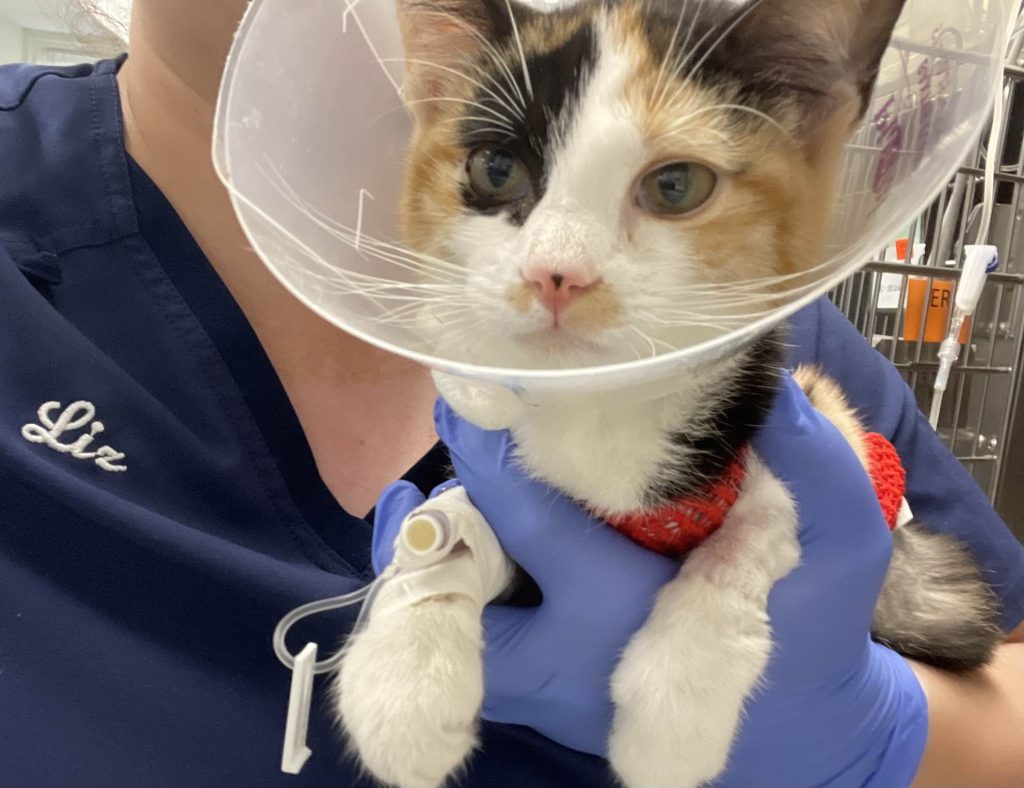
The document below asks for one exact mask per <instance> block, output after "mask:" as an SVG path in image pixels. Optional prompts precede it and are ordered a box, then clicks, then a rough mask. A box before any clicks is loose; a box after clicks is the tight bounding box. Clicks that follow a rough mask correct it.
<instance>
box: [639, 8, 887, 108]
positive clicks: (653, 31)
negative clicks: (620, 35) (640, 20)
mask: <svg viewBox="0 0 1024 788" xmlns="http://www.w3.org/2000/svg"><path fill="white" fill-rule="evenodd" d="M812 2H813V0H788V2H784V1H781V0H780V1H777V2H773V1H772V0H761V2H758V0H748V2H746V3H744V4H743V5H737V4H735V3H723V2H716V1H715V0H710V1H709V2H704V3H701V4H698V6H696V7H695V9H694V11H697V10H699V12H700V15H699V17H697V18H693V15H692V13H689V14H687V16H685V17H684V18H683V20H682V23H681V24H679V25H678V28H679V34H678V35H676V36H675V37H673V32H674V31H675V30H676V28H677V22H678V20H679V13H680V6H681V0H646V2H645V3H644V5H645V8H646V9H647V10H646V13H645V24H644V29H645V34H646V36H647V40H648V43H649V44H650V46H651V49H652V51H653V52H654V53H655V54H656V56H657V57H665V56H666V54H667V56H668V58H669V60H671V61H674V62H679V61H685V65H684V66H683V68H682V69H681V70H680V73H679V76H678V77H677V79H680V80H685V79H686V78H687V77H688V76H690V75H691V74H692V76H693V77H694V78H695V79H696V80H697V81H698V82H699V83H700V84H702V85H704V86H706V87H711V88H716V87H718V88H724V89H725V90H726V92H727V93H732V94H733V102H734V103H739V104H741V105H745V106H749V107H752V108H754V109H759V110H761V111H763V112H767V113H768V114H769V115H778V113H779V110H780V109H782V108H785V107H792V106H800V107H802V108H803V109H804V111H805V113H806V114H807V115H809V116H810V115H818V116H824V115H827V114H828V113H829V112H831V111H832V109H834V99H835V98H836V96H837V87H838V86H839V85H840V83H843V82H846V83H848V84H850V85H852V86H854V88H855V89H856V90H857V92H858V94H859V96H860V99H861V113H862V114H863V112H864V111H865V110H866V109H867V103H868V100H869V99H870V96H871V93H872V91H873V90H874V86H875V81H876V79H877V77H878V67H879V63H880V61H881V59H882V56H883V55H884V54H885V50H886V47H887V46H888V43H889V38H890V36H891V34H892V26H893V25H894V24H895V22H896V19H897V18H898V16H899V14H900V11H901V10H902V8H903V5H904V2H905V0H869V3H868V4H867V5H866V6H865V8H864V10H863V11H862V14H863V16H862V19H866V18H870V19H872V20H875V21H876V24H875V25H874V26H871V25H866V26H865V29H863V30H862V31H861V33H860V38H859V39H856V40H854V41H852V42H850V51H851V54H852V60H851V61H848V60H845V59H842V58H840V57H839V56H838V55H837V51H836V50H837V47H836V46H835V45H832V44H829V42H826V41H822V40H821V39H820V38H819V35H820V34H819V33H817V32H815V31H814V27H815V26H816V25H817V24H818V22H817V21H816V20H813V19H808V22H809V24H808V26H807V29H802V27H801V24H800V23H799V22H797V23H794V20H802V19H803V18H805V17H808V14H809V12H808V10H807V9H806V8H802V7H801V6H803V5H810V4H811V3H812ZM685 8H686V6H685V5H684V6H683V9H685ZM691 30H692V33H691V32H690V31H691ZM670 50H671V51H670ZM732 112H733V114H734V116H735V117H736V118H737V119H738V120H747V121H749V120H750V119H751V116H750V115H749V114H748V113H743V112H742V111H739V110H734V111H732ZM778 119H780V120H781V119H782V118H781V116H780V117H778Z"/></svg>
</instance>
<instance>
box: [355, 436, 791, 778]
mask: <svg viewBox="0 0 1024 788" xmlns="http://www.w3.org/2000/svg"><path fill="white" fill-rule="evenodd" d="M461 505H462V504H460V506H461ZM445 506H446V502H445V499H444V497H443V496H442V497H440V498H438V499H435V500H434V501H432V502H431V503H430V507H431V508H432V509H442V510H443V509H444V508H445ZM453 514H455V511H454V509H453ZM797 522H798V521H797V517H796V512H795V509H794V505H793V503H792V501H791V499H790V497H789V495H788V493H787V492H786V490H785V488H784V487H783V485H782V484H781V483H780V482H779V481H778V480H776V479H775V478H774V477H773V476H772V475H771V474H770V473H769V472H768V470H767V469H766V468H765V466H764V465H763V464H762V463H761V462H760V461H759V460H758V459H757V458H756V457H753V456H751V457H750V458H749V459H748V462H747V477H746V481H745V483H744V489H743V494H742V495H741V497H740V499H739V501H738V502H737V504H736V505H735V506H734V507H733V509H732V510H731V512H730V513H729V515H728V517H727V518H726V522H725V523H724V525H723V526H722V528H721V529H719V531H717V532H716V533H715V534H714V535H713V536H711V537H710V538H709V539H708V540H707V541H706V542H705V543H704V544H702V545H701V546H700V547H698V548H697V549H696V550H695V551H694V552H693V553H692V554H691V555H690V556H689V558H688V559H687V560H686V562H685V563H684V564H683V566H682V569H681V570H680V572H679V574H678V576H677V577H676V578H675V580H673V581H672V582H671V583H669V584H668V585H667V586H666V587H665V588H664V589H663V590H662V591H661V592H660V594H659V596H658V599H657V602H656V604H655V607H654V610H653V611H652V612H651V615H650V616H649V618H648V620H647V622H646V623H645V624H644V626H643V628H642V629H641V630H640V631H639V632H638V633H637V634H636V635H635V636H634V638H633V640H632V641H631V642H630V644H629V646H628V647H627V649H626V651H625V653H624V655H623V657H622V661H621V662H620V663H619V666H618V667H617V669H616V671H615V673H614V675H613V677H612V698H613V700H614V702H615V706H616V714H615V721H614V726H613V730H612V735H611V740H610V743H609V756H610V760H611V763H612V767H613V768H614V769H615V771H616V773H617V774H618V775H619V777H620V778H621V779H622V780H623V782H624V783H625V784H626V785H627V786H631V787H633V788H658V786H672V787H673V788H688V787H689V786H698V785H701V784H702V783H704V782H706V781H708V780H712V779H714V778H715V777H716V776H717V775H718V774H719V773H720V772H721V771H722V770H723V769H724V768H725V765H726V763H727V760H728V755H729V750H730V747H731V744H732V741H733V739H734V738H735V735H736V732H737V730H738V727H739V724H740V718H741V714H742V710H743V705H744V703H745V702H746V700H747V699H748V698H749V696H750V694H751V692H752V691H753V690H754V688H755V687H756V685H757V682H758V680H759V679H760V676H761V674H762V672H763V670H764V668H765V666H766V664H767V661H768V658H769V655H770V653H771V627H770V622H769V620H768V616H767V601H768V593H769V592H770V590H771V588H772V586H773V585H774V584H775V583H776V582H777V581H778V580H779V579H780V578H782V577H784V576H785V575H787V574H788V573H789V572H790V571H792V569H793V568H794V567H795V566H796V565H797V563H798V562H799V558H800V548H799V543H798V541H797V538H796V530H797ZM458 560H459V561H461V562H462V563H463V564H467V562H472V561H473V560H474V559H473V554H472V553H471V552H468V551H467V552H465V553H462V554H461V555H460V556H459V558H458ZM566 560H572V558H571V556H567V557H566ZM441 568H442V567H440V566H438V567H437V569H441ZM444 568H445V569H447V568H449V567H444ZM452 571H453V572H454V573H456V574H458V573H462V574H472V573H473V571H474V570H473V569H472V568H471V567H469V566H468V565H460V566H458V567H454V566H453V567H452ZM403 593H404V591H403V588H402V586H401V584H400V583H394V582H392V583H388V584H385V585H384V586H383V587H382V590H381V592H380V595H379V596H378V598H377V600H376V601H375V603H374V607H373V609H372V610H373V612H372V614H371V616H370V620H369V623H368V625H367V626H366V628H365V629H364V630H363V631H361V632H359V633H357V634H356V635H355V636H353V637H352V638H351V639H350V642H349V645H348V647H347V650H346V656H345V660H344V662H343V665H342V669H341V673H340V675H339V677H338V681H337V683H336V703H337V705H338V709H339V712H340V714H341V718H342V720H343V724H344V726H345V729H346V731H347V733H348V735H349V737H350V739H351V742H352V745H353V748H354V749H355V750H356V751H357V752H358V754H359V757H360V759H361V760H362V763H363V765H364V766H365V767H366V768H367V770H368V771H369V772H370V773H372V774H373V775H374V777H376V778H377V779H379V780H381V781H382V782H385V783H387V784H389V785H397V786H401V787H402V788H433V786H436V785H440V784H441V783H442V782H443V781H444V780H445V778H446V777H447V776H448V775H449V774H451V773H452V772H454V771H456V770H457V769H458V768H459V767H460V766H461V765H462V764H463V763H464V762H465V760H466V758H467V757H468V756H469V755H470V754H471V753H472V751H473V749H474V748H475V747H476V745H477V738H476V726H477V717H478V714H479V710H480V706H481V704H482V702H483V668H482V656H481V655H482V649H483V634H482V627H481V623H480V615H481V611H482V604H481V601H480V600H479V599H475V598H473V596H472V595H469V596H467V595H463V594H443V595H439V596H436V597H433V598H431V599H429V600H426V601H423V602H420V603H417V604H414V605H409V604H407V603H405V602H404V601H403V599H402V595H403Z"/></svg>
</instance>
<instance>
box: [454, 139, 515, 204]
mask: <svg viewBox="0 0 1024 788" xmlns="http://www.w3.org/2000/svg"><path fill="white" fill-rule="evenodd" d="M466 171H467V172H468V173H469V185H470V186H471V187H472V188H473V191H475V192H476V193H477V194H478V195H479V196H480V197H482V198H484V199H485V200H488V201H490V202H493V203H497V204H504V203H510V202H515V201H516V200H520V199H522V198H523V197H525V196H526V195H527V194H528V193H529V191H530V173H529V170H527V169H526V164H525V163H524V162H523V160H522V159H520V158H519V157H518V156H516V155H515V154H513V153H509V152H508V151H507V150H502V149H501V148H477V149H476V150H475V151H473V152H472V153H471V154H470V155H469V160H468V161H467V162H466Z"/></svg>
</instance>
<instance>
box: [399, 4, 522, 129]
mask: <svg viewBox="0 0 1024 788" xmlns="http://www.w3.org/2000/svg"><path fill="white" fill-rule="evenodd" d="M397 3H398V20H399V23H400V26H401V30H402V43H403V45H404V49H405V57H406V67H405V86H404V93H405V96H406V100H407V101H408V102H409V104H410V107H411V109H412V110H413V112H414V114H416V115H417V116H419V117H423V116H424V115H426V116H429V114H430V113H431V112H432V111H434V109H436V106H434V108H433V109H432V105H431V102H430V100H431V99H436V98H439V97H441V96H443V95H444V94H452V93H453V90H454V93H455V94H456V95H458V94H459V93H462V92H464V89H465V84H462V85H459V84H458V83H459V82H460V81H461V82H463V83H465V82H466V80H467V78H470V77H472V78H473V79H476V80H479V77H478V76H474V75H472V74H468V73H466V75H465V76H460V75H461V74H463V73H465V64H466V62H467V61H468V60H469V59H471V58H472V57H474V56H475V55H476V54H478V53H479V52H481V51H483V50H484V49H486V48H487V47H488V45H491V44H492V42H493V41H494V39H495V36H496V35H498V33H499V32H500V31H499V27H500V26H501V21H500V20H499V18H498V17H497V13H498V11H499V6H500V11H501V12H502V13H503V14H504V15H505V16H507V15H508V12H507V11H506V10H505V0H498V1H497V2H496V0H397ZM506 24H507V23H506ZM420 104H425V106H418V105H420Z"/></svg>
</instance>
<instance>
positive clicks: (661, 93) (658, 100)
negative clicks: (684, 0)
mask: <svg viewBox="0 0 1024 788" xmlns="http://www.w3.org/2000/svg"><path fill="white" fill-rule="evenodd" d="M703 10H704V0H700V5H699V6H697V11H696V13H695V14H693V17H692V18H691V20H690V29H689V30H688V31H687V33H686V41H685V42H684V43H683V45H682V46H681V47H679V49H678V50H677V51H676V52H675V58H674V61H673V65H672V74H671V76H669V77H668V79H666V80H665V81H664V82H663V83H659V86H658V92H657V94H656V96H654V99H655V100H654V104H653V106H652V107H651V114H655V113H657V112H660V111H661V109H662V108H663V106H664V104H665V101H666V96H667V95H669V94H668V93H667V91H668V87H669V85H671V84H672V83H673V82H674V81H675V80H676V78H677V77H678V76H679V73H680V71H682V68H683V65H684V64H685V63H686V61H687V60H688V59H689V58H690V55H691V54H692V52H693V50H691V49H690V41H691V40H692V39H693V33H694V31H695V30H696V29H697V20H698V19H699V18H700V15H701V13H702V12H703ZM703 40H704V39H703V38H702V39H701V41H699V42H698V43H697V46H700V44H701V42H703Z"/></svg>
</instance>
